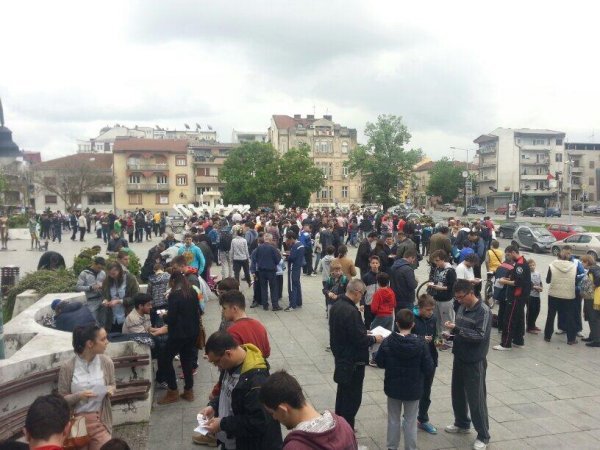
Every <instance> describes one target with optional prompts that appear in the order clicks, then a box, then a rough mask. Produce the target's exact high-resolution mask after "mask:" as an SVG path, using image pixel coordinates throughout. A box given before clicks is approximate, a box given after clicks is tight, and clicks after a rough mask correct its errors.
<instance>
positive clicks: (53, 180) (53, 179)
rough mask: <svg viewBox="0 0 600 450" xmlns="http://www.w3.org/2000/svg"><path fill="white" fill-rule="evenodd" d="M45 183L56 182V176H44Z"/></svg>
mask: <svg viewBox="0 0 600 450" xmlns="http://www.w3.org/2000/svg"><path fill="white" fill-rule="evenodd" d="M44 184H46V185H52V184H56V177H44Z"/></svg>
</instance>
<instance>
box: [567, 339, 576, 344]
mask: <svg viewBox="0 0 600 450" xmlns="http://www.w3.org/2000/svg"><path fill="white" fill-rule="evenodd" d="M567 344H569V345H575V344H579V341H578V340H577V339H575V340H574V341H569V342H567Z"/></svg>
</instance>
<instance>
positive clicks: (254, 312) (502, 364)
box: [0, 237, 600, 450]
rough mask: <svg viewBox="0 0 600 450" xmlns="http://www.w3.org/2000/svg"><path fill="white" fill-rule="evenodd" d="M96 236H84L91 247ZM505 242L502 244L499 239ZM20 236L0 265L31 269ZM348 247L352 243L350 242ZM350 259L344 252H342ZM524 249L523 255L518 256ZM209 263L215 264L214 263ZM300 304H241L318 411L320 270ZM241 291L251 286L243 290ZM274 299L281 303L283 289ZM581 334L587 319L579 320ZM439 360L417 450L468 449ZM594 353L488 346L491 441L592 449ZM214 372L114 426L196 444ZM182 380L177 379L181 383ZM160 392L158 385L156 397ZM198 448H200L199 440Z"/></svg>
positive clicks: (375, 435) (599, 366)
mask: <svg viewBox="0 0 600 450" xmlns="http://www.w3.org/2000/svg"><path fill="white" fill-rule="evenodd" d="M97 242H101V241H100V240H96V239H95V237H93V238H90V239H89V240H88V242H86V243H85V244H86V245H87V246H91V245H93V244H95V243H97ZM155 243H156V240H155V241H153V242H144V243H143V244H137V245H136V244H133V245H132V248H133V249H134V250H135V251H136V253H138V254H139V255H140V257H141V258H142V259H143V258H145V255H146V253H147V250H148V249H149V248H150V246H151V245H152V244H155ZM507 243H508V242H507V241H504V242H502V245H503V246H504V245H506V244H507ZM83 246H84V244H83V243H82V244H80V243H79V242H77V243H73V242H71V241H67V242H64V241H63V244H62V245H61V246H60V247H59V246H58V245H54V246H52V244H51V249H53V250H57V251H59V252H61V253H62V254H63V255H64V256H65V260H66V261H67V263H68V264H71V263H72V260H73V256H74V255H75V254H76V253H77V251H78V250H79V249H80V248H81V247H83ZM26 247H27V248H28V247H29V243H28V242H27V243H26V242H25V241H14V242H11V243H10V244H9V248H17V249H19V251H17V252H2V253H0V265H7V264H15V265H20V266H21V267H23V270H22V271H23V272H26V271H27V270H34V269H35V267H36V266H37V260H38V259H39V256H40V253H38V252H28V251H24V249H25V248H26ZM351 252H352V253H354V249H351ZM351 256H352V257H353V254H352V255H351ZM527 256H529V255H527ZM531 256H533V257H534V258H535V259H536V260H537V262H538V270H539V271H540V272H541V273H542V274H543V275H544V276H545V273H546V271H547V267H548V263H549V262H550V261H552V260H553V257H552V256H550V255H531ZM215 269H216V270H217V271H218V270H219V269H220V268H215ZM425 277H426V268H425V265H424V264H421V267H420V269H419V270H418V278H420V279H421V280H424V279H425ZM302 287H303V297H304V306H303V308H302V309H301V310H299V311H295V312H288V313H286V312H283V311H281V312H277V313H273V312H271V311H268V312H267V311H263V310H262V309H260V308H256V309H248V313H249V315H250V316H252V317H256V318H258V319H259V320H261V321H262V322H263V323H264V324H265V326H266V327H267V330H268V331H269V335H270V340H271V348H272V354H271V357H270V358H269V362H270V364H271V368H272V370H273V371H274V370H278V369H282V368H283V369H286V370H288V371H289V372H290V373H292V374H293V375H294V376H296V377H297V378H298V380H299V382H300V383H301V384H302V386H303V387H304V390H305V392H306V395H307V396H308V398H309V400H310V401H311V402H312V403H313V404H314V405H315V407H316V408H317V409H319V410H323V409H333V408H334V406H335V388H336V385H335V383H334V382H333V357H332V355H331V353H328V352H326V351H325V347H326V345H327V343H328V339H329V336H328V331H327V321H326V318H325V306H324V300H323V296H322V294H321V278H320V276H319V277H303V278H302ZM246 294H247V298H249V297H250V296H251V291H249V290H246ZM282 305H283V306H286V305H287V295H286V294H285V288H284V300H283V302H282ZM545 318H546V294H545V293H544V294H543V297H542V312H541V314H540V318H539V319H538V324H537V325H538V326H540V327H543V324H544V322H545ZM204 320H205V325H206V327H207V333H208V334H210V333H212V332H213V331H215V330H216V329H217V327H218V324H219V321H220V312H219V306H218V303H217V302H216V300H215V299H212V300H211V301H210V302H209V303H208V305H207V312H206V315H205V316H204ZM584 328H585V331H584V332H585V333H586V334H587V332H588V329H587V323H586V324H584ZM498 341H499V336H498V333H497V330H495V329H494V330H493V331H492V343H491V345H495V344H496V343H498ZM439 363H440V366H439V367H438V369H437V372H436V379H435V382H434V385H433V389H432V405H431V409H430V418H431V422H432V423H433V424H434V425H435V426H437V427H438V428H439V433H438V434H437V435H435V436H432V435H428V434H426V433H424V432H422V431H419V434H418V447H419V448H420V449H455V448H457V449H466V448H470V447H471V445H472V443H473V441H474V439H475V434H474V433H472V434H470V435H449V434H447V433H445V432H444V431H443V427H444V426H446V425H448V424H451V423H452V422H453V415H452V405H451V401H450V380H451V367H452V354H451V353H450V352H448V351H446V352H441V353H440V360H439ZM598 373H600V351H599V350H598V349H592V348H588V347H586V346H585V345H583V343H580V344H579V345H575V346H567V344H566V337H565V336H564V335H562V336H556V335H555V336H554V337H553V339H552V342H551V343H546V342H544V340H543V337H542V335H537V336H534V335H530V334H527V335H526V346H525V347H524V348H523V349H514V350H513V351H511V352H496V351H493V350H491V349H490V352H489V356H488V372H487V387H488V409H489V416H490V428H491V429H490V433H491V437H492V439H491V443H490V445H489V447H488V448H490V449H519V450H520V449H529V448H540V449H551V448H552V449H553V448H568V449H595V448H599V447H600V377H598ZM383 375H384V371H383V370H381V369H375V368H371V367H367V369H366V377H365V384H364V394H363V402H362V406H361V408H360V411H359V413H358V416H357V428H358V431H359V441H360V444H362V445H364V446H366V447H367V448H368V449H371V450H372V449H385V440H386V397H385V394H384V393H383ZM217 378H218V372H217V370H216V368H215V367H213V366H212V365H210V364H208V363H207V362H206V361H203V360H202V361H201V362H200V368H199V370H198V374H197V375H196V377H195V383H196V384H195V388H194V390H195V393H196V400H195V401H194V402H193V403H188V402H184V401H180V402H178V403H175V404H171V405H165V406H155V408H154V410H153V413H152V418H151V422H150V424H149V427H148V428H146V427H144V426H132V427H128V426H125V427H119V428H118V429H117V431H116V432H117V434H120V435H123V436H125V437H127V438H128V439H130V438H131V439H132V440H136V441H139V444H138V445H137V448H145V445H144V444H143V441H144V437H145V436H144V435H145V434H146V430H148V433H147V448H148V449H150V450H155V449H156V450H158V449H161V450H162V449H179V448H183V449H186V448H196V449H198V448H199V446H195V445H194V444H193V443H192V442H191V435H192V430H193V428H194V426H195V422H196V414H197V412H198V411H199V409H200V408H202V407H203V406H205V404H206V401H207V397H208V393H209V391H210V390H211V388H212V386H213V385H214V383H215V382H216V381H217ZM180 387H181V386H180ZM163 392H164V391H157V393H156V395H155V399H156V397H157V396H161V395H163ZM200 448H201V447H200Z"/></svg>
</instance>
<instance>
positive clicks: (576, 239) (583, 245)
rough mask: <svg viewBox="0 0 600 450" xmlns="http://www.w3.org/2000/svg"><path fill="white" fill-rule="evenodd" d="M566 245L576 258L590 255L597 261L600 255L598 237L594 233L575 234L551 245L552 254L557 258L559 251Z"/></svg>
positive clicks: (599, 237) (599, 240) (599, 236)
mask: <svg viewBox="0 0 600 450" xmlns="http://www.w3.org/2000/svg"><path fill="white" fill-rule="evenodd" d="M565 245H568V246H570V247H571V252H572V253H573V255H576V256H583V255H592V256H593V257H594V258H596V259H598V255H600V235H599V234H596V233H577V234H574V235H572V236H569V237H568V238H566V239H563V240H562V241H556V242H555V243H554V244H553V245H552V254H553V255H555V256H557V255H558V254H559V253H560V251H561V249H562V248H563V247H564V246H565Z"/></svg>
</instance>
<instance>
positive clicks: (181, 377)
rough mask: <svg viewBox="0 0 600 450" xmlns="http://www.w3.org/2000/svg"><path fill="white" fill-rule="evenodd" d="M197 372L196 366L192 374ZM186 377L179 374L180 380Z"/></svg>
mask: <svg viewBox="0 0 600 450" xmlns="http://www.w3.org/2000/svg"><path fill="white" fill-rule="evenodd" d="M197 373H198V368H196V369H194V370H193V371H192V375H196V374H197ZM184 378H185V377H184V376H183V374H181V375H179V379H180V380H183V379H184Z"/></svg>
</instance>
